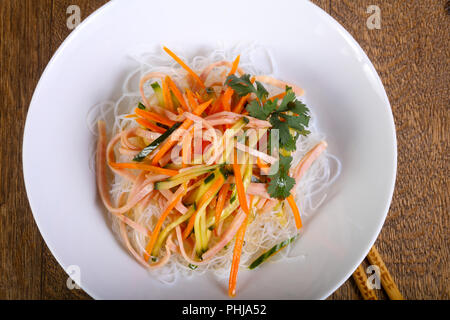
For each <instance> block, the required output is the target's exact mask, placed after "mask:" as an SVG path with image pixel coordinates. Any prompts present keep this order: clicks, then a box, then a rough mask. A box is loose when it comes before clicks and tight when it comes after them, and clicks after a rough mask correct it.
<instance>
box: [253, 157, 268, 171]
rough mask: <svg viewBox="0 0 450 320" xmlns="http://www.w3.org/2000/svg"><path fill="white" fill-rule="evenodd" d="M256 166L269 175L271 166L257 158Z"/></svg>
mask: <svg viewBox="0 0 450 320" xmlns="http://www.w3.org/2000/svg"><path fill="white" fill-rule="evenodd" d="M256 164H257V165H258V167H259V168H260V169H261V170H262V172H264V173H265V174H267V172H268V171H269V168H270V166H269V165H268V164H267V163H264V162H263V161H262V160H261V159H260V158H256Z"/></svg>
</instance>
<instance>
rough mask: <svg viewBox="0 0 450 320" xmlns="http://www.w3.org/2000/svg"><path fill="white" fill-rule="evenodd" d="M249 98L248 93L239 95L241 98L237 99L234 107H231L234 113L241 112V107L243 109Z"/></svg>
mask: <svg viewBox="0 0 450 320" xmlns="http://www.w3.org/2000/svg"><path fill="white" fill-rule="evenodd" d="M249 98H250V93H249V94H247V95H245V96H243V97H241V99H239V102H238V104H237V105H236V107H234V108H233V112H234V113H241V112H242V109H244V105H245V103H246V102H247V101H248V99H249Z"/></svg>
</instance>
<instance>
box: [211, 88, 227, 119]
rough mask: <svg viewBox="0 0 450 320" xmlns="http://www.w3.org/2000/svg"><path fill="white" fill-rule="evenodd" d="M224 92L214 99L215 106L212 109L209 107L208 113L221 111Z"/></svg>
mask: <svg viewBox="0 0 450 320" xmlns="http://www.w3.org/2000/svg"><path fill="white" fill-rule="evenodd" d="M223 94H224V93H223V92H221V93H220V95H219V96H218V97H217V99H216V101H214V104H213V106H212V107H211V109H209V112H208V114H213V113H216V112H218V111H219V109H220V106H221V104H222V98H223Z"/></svg>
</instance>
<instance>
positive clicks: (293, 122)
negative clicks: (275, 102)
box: [280, 113, 309, 132]
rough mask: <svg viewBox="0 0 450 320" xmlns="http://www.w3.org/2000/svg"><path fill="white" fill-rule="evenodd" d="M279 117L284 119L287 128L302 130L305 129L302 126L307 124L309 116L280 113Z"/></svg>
mask: <svg viewBox="0 0 450 320" xmlns="http://www.w3.org/2000/svg"><path fill="white" fill-rule="evenodd" d="M280 117H281V118H283V119H284V120H286V123H287V125H288V126H289V128H292V129H294V130H296V131H299V132H300V131H303V130H305V127H304V126H308V123H309V117H308V116H304V115H302V116H291V115H288V114H284V113H282V114H280Z"/></svg>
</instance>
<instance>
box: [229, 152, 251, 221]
mask: <svg viewBox="0 0 450 320" xmlns="http://www.w3.org/2000/svg"><path fill="white" fill-rule="evenodd" d="M233 171H234V180H235V183H236V189H237V194H238V198H239V204H240V205H241V208H242V210H243V211H244V212H245V213H246V214H248V213H249V212H250V210H249V209H248V205H247V197H246V195H245V188H244V183H243V182H242V175H241V166H240V165H239V164H238V163H237V154H236V152H235V153H234V161H233Z"/></svg>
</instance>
